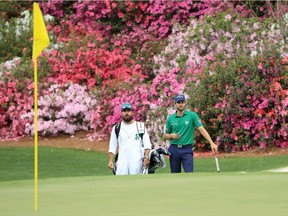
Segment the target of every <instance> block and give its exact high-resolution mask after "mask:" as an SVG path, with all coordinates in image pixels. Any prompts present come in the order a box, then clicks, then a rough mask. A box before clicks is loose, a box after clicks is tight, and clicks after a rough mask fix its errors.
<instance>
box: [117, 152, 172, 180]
mask: <svg viewBox="0 0 288 216" xmlns="http://www.w3.org/2000/svg"><path fill="white" fill-rule="evenodd" d="M163 155H170V153H169V152H168V151H167V150H166V149H165V148H163V147H160V148H158V149H151V151H150V153H149V160H150V164H149V167H144V165H143V166H142V168H141V172H140V173H141V174H153V173H155V170H156V169H158V168H160V167H163V168H164V167H166V163H165V158H164V156H163ZM117 161H118V153H117V154H116V155H115V159H114V167H113V169H112V172H113V174H114V175H116V170H117Z"/></svg>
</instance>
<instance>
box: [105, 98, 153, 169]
mask: <svg viewBox="0 0 288 216" xmlns="http://www.w3.org/2000/svg"><path fill="white" fill-rule="evenodd" d="M121 116H122V122H121V127H120V131H119V135H118V139H117V136H116V133H115V127H116V126H114V127H113V128H112V132H111V137H110V143H109V162H108V167H109V168H110V169H113V168H114V164H113V160H114V157H115V154H116V152H117V149H118V152H119V154H118V160H117V169H116V175H130V174H140V173H141V168H142V167H143V164H144V166H145V167H148V166H149V163H150V161H149V153H150V150H151V142H150V138H149V134H148V132H147V130H146V128H145V126H144V124H143V123H142V126H143V131H144V132H145V133H144V135H143V138H141V137H140V135H139V132H140V131H139V130H142V129H141V128H140V127H141V124H139V123H140V122H137V121H135V120H134V119H133V107H132V105H131V104H130V103H124V104H123V105H122V107H121ZM140 133H141V132H140ZM142 133H143V132H142Z"/></svg>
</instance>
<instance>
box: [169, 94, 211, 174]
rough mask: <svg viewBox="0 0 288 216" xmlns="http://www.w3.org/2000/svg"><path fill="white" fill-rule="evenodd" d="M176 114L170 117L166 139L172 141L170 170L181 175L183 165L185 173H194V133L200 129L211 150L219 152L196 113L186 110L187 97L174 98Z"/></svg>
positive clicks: (178, 96) (180, 95) (177, 96)
mask: <svg viewBox="0 0 288 216" xmlns="http://www.w3.org/2000/svg"><path fill="white" fill-rule="evenodd" d="M174 102H175V106H176V112H175V113H174V114H172V115H170V116H168V119H167V122H166V128H165V134H164V139H165V140H170V146H169V148H168V151H169V152H170V154H171V155H170V169H171V172H172V173H180V172H181V165H183V169H184V171H185V172H193V169H194V163H193V149H192V144H193V143H194V132H195V128H198V130H199V131H200V133H201V134H202V136H204V138H205V139H206V140H207V141H208V142H209V143H210V146H211V149H212V151H214V152H217V145H216V144H215V143H214V142H213V141H212V139H211V137H210V135H209V133H208V132H207V131H206V129H205V128H204V127H203V125H202V123H201V120H200V119H199V117H198V115H197V114H196V113H195V112H190V111H188V110H186V109H185V108H186V100H185V96H184V95H182V94H179V95H176V96H175V98H174Z"/></svg>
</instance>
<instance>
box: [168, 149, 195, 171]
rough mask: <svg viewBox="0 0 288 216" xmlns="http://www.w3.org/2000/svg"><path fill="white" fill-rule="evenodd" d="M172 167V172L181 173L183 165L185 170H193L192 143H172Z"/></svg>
mask: <svg viewBox="0 0 288 216" xmlns="http://www.w3.org/2000/svg"><path fill="white" fill-rule="evenodd" d="M168 151H169V152H170V154H171V155H170V169H171V173H180V172H181V165H183V169H184V171H185V172H193V169H194V163H193V150H192V145H183V146H181V145H174V144H172V145H170V146H169V149H168Z"/></svg>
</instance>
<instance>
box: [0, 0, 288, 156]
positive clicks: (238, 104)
mask: <svg viewBox="0 0 288 216" xmlns="http://www.w3.org/2000/svg"><path fill="white" fill-rule="evenodd" d="M255 4H256V6H255V7H254V8H259V11H256V12H257V13H262V14H263V19H262V20H261V21H259V20H260V19H256V18H252V17H253V13H252V12H251V10H250V9H248V7H247V6H246V4H245V2H244V3H243V2H241V1H237V2H234V1H227V2H222V1H198V2H192V1H156V0H155V1H153V0H151V1H130V0H126V1H110V0H106V1H80V0H79V1H74V2H67V1H62V0H59V1H49V2H45V3H44V2H43V3H41V7H42V8H43V9H44V10H43V11H44V14H47V13H48V14H50V15H52V16H54V18H55V19H51V22H49V25H48V26H47V29H48V31H49V35H50V37H51V45H50V46H49V48H48V49H46V51H47V52H44V53H42V56H41V59H39V63H40V64H39V65H38V66H39V79H40V88H39V132H40V134H42V135H48V134H53V135H55V134H58V133H74V132H76V131H77V130H88V129H93V130H94V133H91V136H90V138H91V139H95V138H97V139H99V138H104V137H107V135H109V133H110V130H111V128H112V126H113V125H114V124H115V123H116V122H118V121H119V120H120V119H121V117H120V106H121V104H122V103H123V102H127V101H129V102H131V103H132V104H133V106H134V108H135V117H136V119H137V120H141V121H146V126H147V127H148V130H149V133H150V135H151V138H152V142H153V143H154V144H162V143H163V140H162V137H163V133H164V125H165V121H166V118H167V115H168V114H171V113H173V112H174V109H173V97H174V95H175V94H177V93H184V94H185V95H186V97H187V98H188V99H189V100H188V102H189V109H191V110H194V111H196V112H197V113H198V114H199V115H200V116H201V118H202V121H203V123H204V124H205V126H206V127H207V129H208V131H209V132H210V134H211V136H212V138H213V139H214V140H217V143H218V144H219V145H220V148H222V149H223V150H226V151H234V150H240V149H241V150H245V149H247V148H250V147H251V146H253V145H259V146H261V147H265V146H267V145H277V146H281V147H284V146H286V143H287V119H286V117H285V116H286V115H287V113H286V112H285V110H284V109H283V107H285V106H287V99H286V97H287V91H286V90H287V85H286V84H287V80H286V79H285V78H284V77H287V76H286V75H287V70H286V69H287V68H286V65H285V64H286V63H283V62H282V63H281V62H279V61H280V60H281V59H282V60H283V61H285V59H286V57H287V48H286V46H285V44H286V43H285V40H284V39H283V36H285V34H283V32H284V30H285V28H283V29H284V30H283V29H282V27H283V26H285V25H286V23H285V22H283V23H281V25H275V24H274V22H273V21H272V20H271V19H266V17H265V15H267V17H269V16H268V15H269V13H266V10H265V9H263V8H262V6H263V5H265V3H261V2H260V3H253V5H255ZM258 6H259V7H258ZM263 11H264V12H263ZM267 11H268V12H269V11H271V8H268V10H267ZM240 14H241V16H240ZM264 17H265V19H264ZM271 26H273V28H272V27H271ZM286 29H287V28H286ZM278 42H279V43H278ZM273 44H278V45H279V46H278V47H277V49H278V51H279V52H274V51H272V47H273V46H272V45H273ZM265 51H268V52H270V55H268V54H267V55H266V54H265V55H263V53H264V52H265ZM245 56H246V58H245ZM270 58H272V60H271V59H270ZM271 61H272V63H271ZM19 62H20V61H19ZM8 71H9V70H8ZM31 71H32V68H31V67H30V62H28V60H27V59H26V60H25V59H22V60H21V64H17V65H16V66H15V67H14V69H13V70H11V72H13V76H12V75H11V73H10V74H7V73H6V72H4V70H1V71H0V76H1V77H0V79H1V82H0V88H1V89H3V98H5V99H2V97H1V103H0V116H1V121H2V122H3V124H2V125H4V126H2V125H1V129H0V134H1V138H7V136H9V137H17V136H21V135H23V134H24V133H25V129H26V132H27V133H29V134H32V133H33V111H32V110H31V109H32V102H33V98H32V90H33V87H32V88H31V83H32V81H31V80H32V76H31V74H32V73H31ZM272 71H273V72H275V73H274V74H273V75H272V74H271V73H272ZM266 73H267V74H266ZM3 74H5V76H3ZM6 74H7V76H6ZM250 74H251V76H250ZM18 76H19V78H20V76H21V81H19V79H17V77H18ZM260 78H261V79H260ZM25 85H27V86H29V88H28V89H24V88H23V86H25ZM7 86H8V87H7ZM11 86H12V87H13V86H15V87H13V88H12V89H13V90H11ZM249 86H253V88H249ZM263 88H264V89H265V90H263ZM8 89H10V90H9V91H8ZM11 92H13V94H14V93H15V94H18V93H20V94H19V97H18V96H17V97H13V96H12V93H11ZM22 92H23V93H22ZM1 93H2V92H1ZM285 95H286V96H285ZM1 96H2V95H1ZM20 98H21V100H20ZM28 98H29V100H28ZM71 98H73V99H71ZM271 98H273V99H271ZM22 99H23V100H22ZM24 99H25V100H24ZM239 99H241V101H239ZM24 103H26V104H25V106H24ZM13 106H14V108H15V107H22V110H23V112H22V111H21V112H16V111H15V109H14V108H13ZM10 107H11V108H10ZM9 108H10V109H9ZM11 119H13V121H11ZM17 119H19V120H18V121H19V122H18V123H17V122H16V120H17ZM14 120H15V121H14ZM14 123H17V124H18V126H17V127H15V129H13V130H12V131H11V133H6V132H7V131H9V129H10V128H11V126H12V124H14ZM9 127H10V128H9ZM268 129H269V130H271V131H268ZM272 131H274V132H275V133H276V134H274V133H272ZM5 135H7V136H5ZM196 142H197V144H198V145H199V147H204V148H205V147H206V145H205V144H203V142H202V141H201V140H200V137H199V136H198V135H197V137H196Z"/></svg>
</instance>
